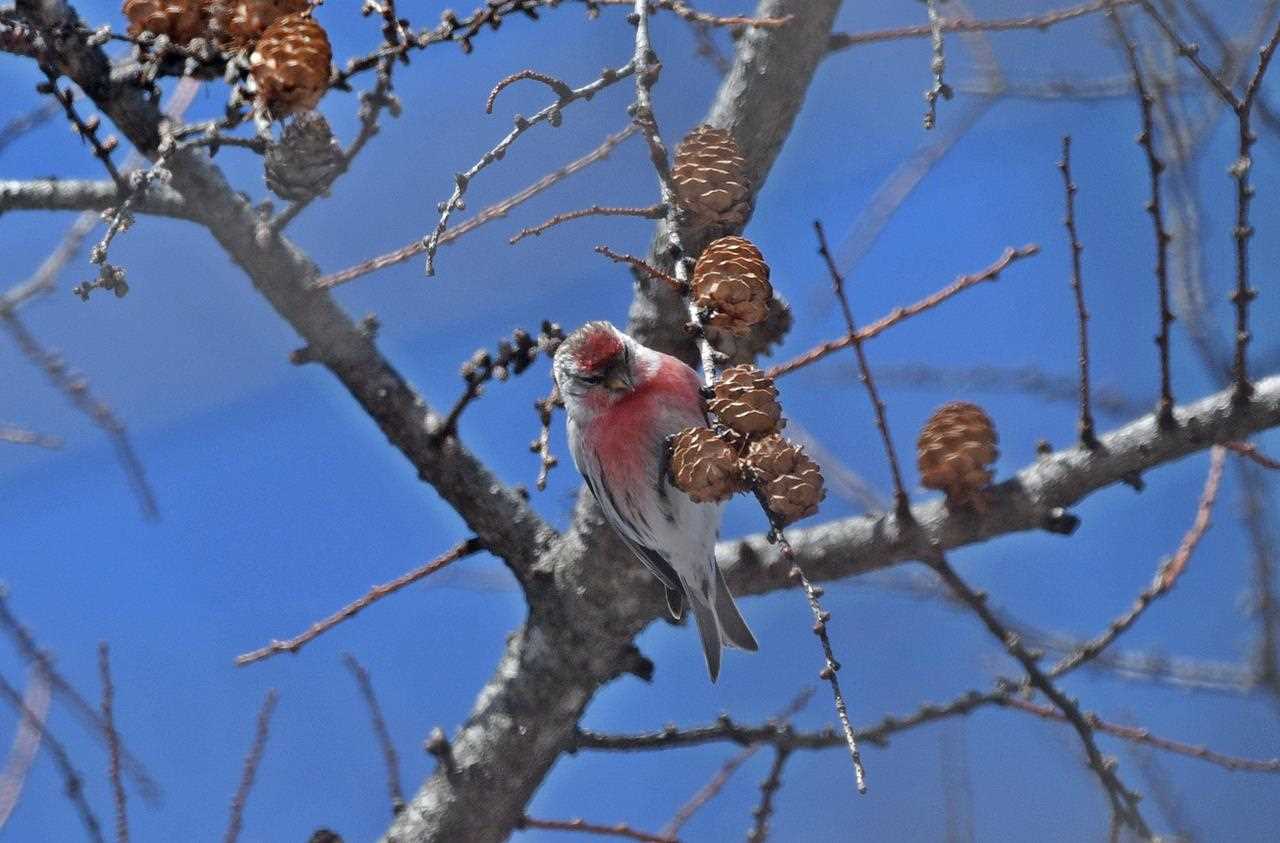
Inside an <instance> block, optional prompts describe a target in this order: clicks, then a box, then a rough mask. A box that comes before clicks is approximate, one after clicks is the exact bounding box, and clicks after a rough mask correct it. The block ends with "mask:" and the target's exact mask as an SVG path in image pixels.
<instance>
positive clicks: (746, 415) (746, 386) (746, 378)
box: [707, 364, 786, 436]
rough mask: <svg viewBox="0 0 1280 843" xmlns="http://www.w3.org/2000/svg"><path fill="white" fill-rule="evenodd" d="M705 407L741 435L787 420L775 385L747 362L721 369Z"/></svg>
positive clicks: (764, 430) (765, 430) (770, 430)
mask: <svg viewBox="0 0 1280 843" xmlns="http://www.w3.org/2000/svg"><path fill="white" fill-rule="evenodd" d="M707 408H708V409H709V410H711V412H713V413H715V414H716V416H717V417H718V418H719V419H720V421H721V422H723V423H724V424H725V425H726V426H727V427H728V428H729V429H730V430H732V431H734V432H735V433H740V434H742V435H743V436H760V435H763V434H767V433H773V432H774V431H776V430H777V429H778V428H780V427H782V426H783V425H784V424H786V422H785V421H784V420H783V419H782V405H781V404H779V403H778V388H777V387H776V386H774V385H773V381H772V380H771V379H770V378H767V377H765V374H764V372H762V371H760V370H759V369H757V368H756V367H755V366H752V365H750V364H744V365H741V366H731V367H729V368H728V369H725V370H724V373H723V374H722V375H721V376H720V380H719V382H717V383H716V385H715V395H714V396H713V397H712V398H711V400H710V401H709V402H708V403H707Z"/></svg>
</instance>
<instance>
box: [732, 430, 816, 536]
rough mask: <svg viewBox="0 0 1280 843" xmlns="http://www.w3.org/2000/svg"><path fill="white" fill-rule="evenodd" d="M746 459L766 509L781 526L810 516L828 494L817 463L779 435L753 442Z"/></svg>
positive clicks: (798, 447)
mask: <svg viewBox="0 0 1280 843" xmlns="http://www.w3.org/2000/svg"><path fill="white" fill-rule="evenodd" d="M747 462H748V463H750V465H751V467H752V468H753V469H754V470H755V472H756V476H757V478H758V482H759V483H760V490H761V491H762V492H763V493H764V499H765V503H766V505H767V506H768V507H769V511H770V512H772V513H773V514H774V515H775V516H777V518H778V520H779V521H781V522H782V523H783V525H786V524H790V523H792V522H793V521H799V520H800V519H801V518H807V517H809V516H810V515H813V514H814V513H815V512H817V511H818V504H819V503H821V502H822V499H823V498H825V497H826V496H827V492H826V489H824V488H823V484H822V471H821V469H819V468H818V464H817V463H815V462H814V461H813V460H811V459H809V456H808V455H807V454H805V452H804V451H803V450H802V449H801V448H800V446H799V445H796V444H795V443H794V442H791V441H789V440H787V439H786V438H784V437H783V436H782V435H781V434H778V433H775V434H773V435H771V436H766V437H765V438H764V439H761V440H760V441H759V442H754V443H752V445H751V450H750V451H749V452H748V453H747Z"/></svg>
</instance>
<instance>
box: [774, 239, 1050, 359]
mask: <svg viewBox="0 0 1280 843" xmlns="http://www.w3.org/2000/svg"><path fill="white" fill-rule="evenodd" d="M1039 253H1040V247H1039V246H1037V245H1035V244H1034V243H1031V244H1028V245H1026V246H1023V247H1022V248H1020V249H1015V248H1012V247H1009V248H1006V249H1005V250H1004V253H1003V254H1002V255H1000V257H999V258H998V259H997V260H996V262H995V263H993V264H991V265H990V266H988V267H987V268H986V269H983V270H980V271H978V272H975V273H973V274H971V275H961V276H960V277H959V278H957V279H956V280H954V281H952V282H951V283H950V284H948V285H947V286H946V287H943V288H942V289H941V290H938V291H937V292H936V293H933V294H932V295H929V296H926V297H925V298H923V299H921V300H920V301H918V302H916V303H915V304H912V305H909V306H907V307H898V308H895V309H894V310H892V311H890V312H889V314H888V315H886V316H882V317H881V318H880V319H878V320H876V321H875V322H872V323H871V324H870V325H868V326H866V327H865V328H863V329H861V330H860V331H858V333H857V335H856V339H857V341H858V342H866V341H867V340H869V339H872V338H873V337H876V336H879V335H880V334H881V333H883V332H884V331H886V330H888V329H889V328H892V327H893V326H894V325H897V324H898V323H899V322H903V321H905V320H907V319H910V318H911V317H913V316H916V315H918V314H921V313H923V312H925V311H926V310H929V309H931V308H934V307H937V306H938V305H940V304H942V303H943V302H944V301H946V300H947V299H949V298H951V297H952V296H954V295H956V294H958V293H962V292H964V291H965V290H967V289H969V288H970V287H973V286H976V285H978V284H981V283H982V282H983V281H995V280H997V279H998V278H999V277H1000V273H1001V272H1003V271H1004V270H1005V269H1006V268H1008V266H1009V265H1010V264H1011V263H1014V262H1015V261H1018V260H1021V259H1022V258H1029V257H1031V256H1033V255H1036V254H1039ZM853 344H854V340H853V339H852V338H850V337H849V335H847V334H846V335H845V336H842V337H838V338H836V339H834V340H830V341H828V342H825V343H823V344H822V345H819V346H817V347H816V348H812V349H810V350H809V351H806V352H805V353H804V354H801V355H799V356H798V357H794V358H792V359H791V360H788V361H787V362H785V363H779V364H778V365H777V366H774V367H772V368H771V369H769V370H768V371H767V372H765V374H766V375H768V376H769V377H771V378H780V377H782V376H783V375H789V374H791V373H792V372H794V371H796V370H797V369H802V368H804V367H805V366H808V365H809V364H811V363H814V362H817V361H818V360H821V359H822V358H823V357H826V356H827V355H829V354H834V353H836V352H837V351H839V350H840V349H842V348H848V347H849V346H850V345H853Z"/></svg>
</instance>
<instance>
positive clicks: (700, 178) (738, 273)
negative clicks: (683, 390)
mask: <svg viewBox="0 0 1280 843" xmlns="http://www.w3.org/2000/svg"><path fill="white" fill-rule="evenodd" d="M746 163H747V162H746V159H745V158H744V157H743V155H742V150H741V149H740V148H739V147H738V143H737V141H735V140H734V139H733V135H732V134H731V133H730V132H729V131H727V130H725V129H713V128H711V127H710V126H699V127H698V128H696V129H694V130H693V131H692V132H690V133H689V134H688V135H686V136H685V138H684V140H682V141H681V142H680V144H679V146H677V147H676V158H675V166H674V167H673V168H672V171H671V175H672V180H673V181H674V182H675V188H676V202H677V204H678V205H679V209H680V213H681V218H682V222H683V223H684V224H685V225H686V226H687V227H688V228H690V229H692V230H696V231H698V232H701V233H703V235H704V236H710V237H714V239H712V240H711V241H710V242H709V243H707V245H706V247H705V248H703V250H702V253H701V254H700V255H699V256H698V260H697V262H696V263H695V264H694V267H693V278H692V279H691V283H690V290H689V295H690V298H691V300H692V301H693V303H694V304H695V305H696V306H697V308H698V309H699V310H700V311H701V312H702V313H703V316H704V324H706V325H707V326H709V327H711V328H715V329H718V330H720V331H724V332H726V333H728V334H732V335H734V336H736V337H744V336H746V335H748V334H749V333H750V332H751V329H752V328H753V327H755V326H757V325H759V324H760V323H762V322H764V321H765V319H766V318H767V317H768V315H769V305H770V303H771V302H772V301H773V287H772V285H770V283H769V265H768V264H767V263H765V260H764V256H763V255H762V254H761V253H760V249H759V248H757V247H756V245H755V244H754V243H752V242H751V241H750V240H748V239H746V238H745V237H741V236H739V234H738V232H740V231H742V228H743V227H744V226H745V225H746V223H747V218H748V217H749V216H750V215H751V183H750V181H749V179H748V178H747V175H746ZM707 409H708V410H709V411H710V412H711V414H712V415H713V416H714V417H715V420H716V422H717V424H716V426H715V427H714V428H707V427H691V428H688V429H686V430H682V431H681V432H680V433H678V434H676V436H675V437H674V438H673V439H672V442H671V466H670V470H671V477H672V480H673V481H674V482H675V484H676V486H677V487H679V488H680V489H681V490H682V491H684V492H685V493H686V494H687V495H689V497H690V498H692V499H693V500H695V501H697V502H699V503H703V502H710V501H724V500H728V499H729V498H730V497H732V496H733V495H734V494H735V493H737V492H746V491H750V490H752V489H754V490H755V491H756V492H757V494H759V496H760V498H761V500H762V501H763V502H764V503H765V505H766V506H767V507H768V508H769V512H770V513H771V515H772V517H773V519H774V521H775V522H776V523H778V524H790V523H792V522H793V521H798V520H799V519H801V518H805V517H807V516H809V515H812V514H814V513H815V512H817V511H818V504H819V503H820V502H821V501H822V499H823V497H824V496H825V494H826V492H825V489H824V488H823V482H822V472H821V471H820V470H819V469H818V466H817V464H816V463H815V462H814V461H813V460H812V459H810V458H809V457H808V456H807V455H806V454H805V453H804V451H803V450H802V449H801V448H800V446H799V445H796V444H795V443H793V442H791V441H789V440H788V439H787V438H786V437H784V436H783V435H782V434H781V433H780V432H779V431H780V430H781V429H782V428H783V426H784V425H786V420H785V419H783V417H782V405H781V404H779V403H778V388H777V387H776V386H775V385H774V383H773V381H772V380H771V379H770V378H768V377H767V376H766V375H765V374H764V373H763V372H761V371H760V370H759V369H757V368H756V367H755V366H751V365H747V364H744V365H739V366H732V367H730V368H728V369H725V370H724V372H723V373H722V374H721V376H720V379H719V380H718V381H717V382H716V384H715V385H714V386H713V387H712V389H711V394H710V395H709V396H708V402H707Z"/></svg>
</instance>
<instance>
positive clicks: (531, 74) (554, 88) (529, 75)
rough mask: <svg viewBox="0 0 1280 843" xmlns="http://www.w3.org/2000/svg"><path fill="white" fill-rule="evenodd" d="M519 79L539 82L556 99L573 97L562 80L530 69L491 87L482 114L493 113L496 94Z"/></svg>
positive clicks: (567, 85)
mask: <svg viewBox="0 0 1280 843" xmlns="http://www.w3.org/2000/svg"><path fill="white" fill-rule="evenodd" d="M521 79H532V80H533V81H535V82H541V83H542V84H544V85H546V86H547V87H548V88H550V89H551V92H552V93H554V94H555V95H556V96H557V97H560V98H561V99H564V98H565V97H569V96H573V88H572V87H570V86H569V84H568V83H566V82H565V81H564V80H562V79H557V78H556V77H554V76H552V75H551V74H549V73H540V72H538V71H536V70H533V69H532V68H530V69H526V70H521V71H518V72H516V73H513V74H511V75H510V76H508V77H506V78H505V79H503V80H502V81H500V82H499V83H498V84H496V85H494V86H493V90H492V91H490V92H489V98H488V99H486V100H485V101H484V113H485V114H492V113H493V103H494V101H496V100H497V99H498V94H500V93H502V92H503V91H505V90H506V89H507V88H508V87H509V86H511V85H513V84H515V83H516V82H519V81H520V80H521Z"/></svg>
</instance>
